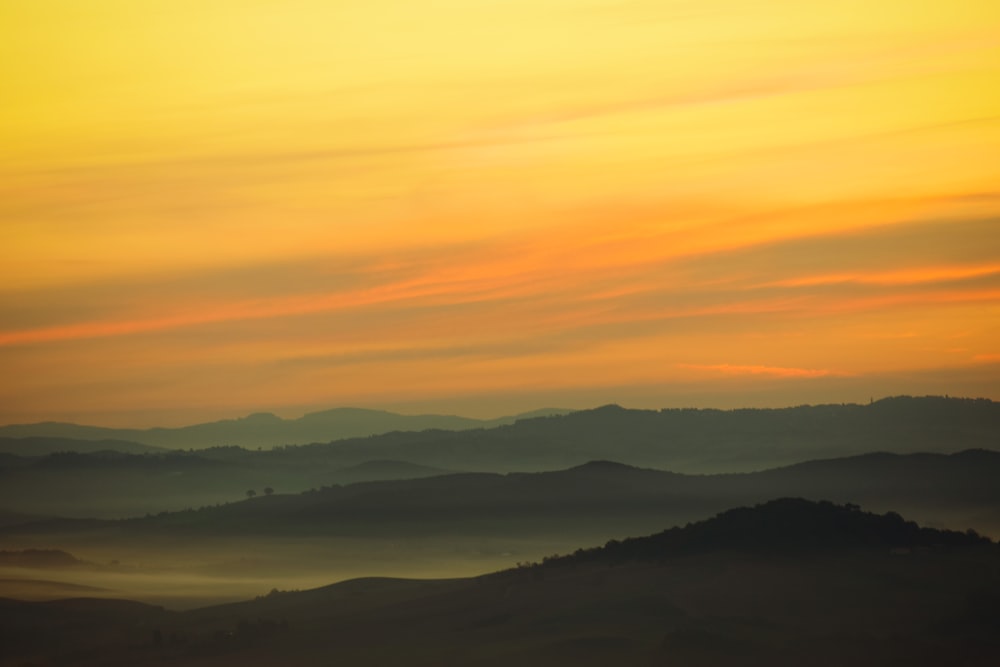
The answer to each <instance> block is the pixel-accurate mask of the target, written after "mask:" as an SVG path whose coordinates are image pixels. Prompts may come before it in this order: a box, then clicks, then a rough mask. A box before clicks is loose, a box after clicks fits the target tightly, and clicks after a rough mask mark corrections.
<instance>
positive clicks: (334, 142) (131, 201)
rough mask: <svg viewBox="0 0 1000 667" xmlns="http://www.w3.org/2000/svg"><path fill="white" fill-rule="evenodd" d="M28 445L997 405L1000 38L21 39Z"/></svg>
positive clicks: (447, 18) (12, 12)
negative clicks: (398, 422)
mask: <svg viewBox="0 0 1000 667" xmlns="http://www.w3.org/2000/svg"><path fill="white" fill-rule="evenodd" d="M0 80H3V82H4V85H3V90H2V92H0V95H2V98H0V223H2V227H0V233H2V241H3V242H2V243H0V267H2V268H0V271H2V274H0V275H2V277H3V280H2V281H0V423H13V422H30V421H39V420H49V419H54V420H71V421H78V422H87V423H102V424H109V425H136V426H144V425H153V424H165V425H166V424H181V423H190V422H193V421H200V420H205V419H214V418H222V417H233V416H238V415H241V414H245V413H247V412H250V411H254V410H261V409H265V410H271V411H275V412H277V413H279V414H282V415H285V416H297V415H298V414H301V413H302V412H304V411H307V410H314V409H321V408H326V407H333V406H341V405H356V406H371V407H382V408H389V409H396V410H400V411H404V412H416V411H440V412H456V413H462V414H469V415H476V416H495V415H499V414H505V413H510V412H514V411H518V410H526V409H531V408H536V407H541V406H543V405H554V406H560V407H588V406H591V405H597V404H602V403H609V402H618V403H621V404H623V405H627V406H634V407H668V406H692V405H694V406H719V407H728V406H743V405H793V404H800V403H807V402H808V403H816V402H843V401H851V402H857V401H866V400H868V398H869V397H870V396H876V397H877V396H882V395H887V394H900V393H913V394H925V393H932V394H951V395H965V396H987V397H991V398H994V399H1000V227H998V223H1000V158H998V157H997V156H998V155H1000V86H998V85H997V81H1000V5H998V3H996V2H993V1H992V0H990V1H986V0H983V1H978V0H955V1H950V2H947V3H946V2H943V1H938V0H932V1H931V2H927V3H919V5H914V4H913V3H911V2H903V1H902V0H884V1H882V2H878V3H871V2H860V1H857V0H839V1H837V2H834V1H832V0H830V1H827V0H819V1H818V2H813V3H801V2H791V1H789V0H776V1H772V2H767V3H760V2H758V3H751V2H747V1H745V0H702V1H699V2H691V1H690V0H656V1H652V0H619V1H613V0H429V1H427V2H421V3H412V2H399V1H395V0H393V1H390V0H366V1H365V2H354V1H353V0H348V1H345V2H336V3H331V2H327V1H322V0H280V1H279V0H213V1H211V2H193V1H191V0H169V1H168V0H144V1H143V2H134V1H133V0H89V1H88V2H86V3H83V2H80V3H77V2H69V1H67V0H33V1H32V2H23V3H14V2H0Z"/></svg>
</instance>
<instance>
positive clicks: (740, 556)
mask: <svg viewBox="0 0 1000 667" xmlns="http://www.w3.org/2000/svg"><path fill="white" fill-rule="evenodd" d="M998 565H1000V551H998V549H997V546H996V545H995V544H991V543H990V542H989V541H988V540H984V539H982V538H978V537H976V536H974V535H968V534H963V533H957V532H951V531H934V530H928V529H926V528H921V527H919V526H917V525H916V524H914V523H911V522H908V521H906V520H905V519H904V518H903V517H901V516H899V515H897V514H886V515H882V516H879V515H876V514H869V513H866V512H862V511H860V510H858V509H857V508H855V507H852V506H837V505H833V504H830V503H813V502H808V501H804V500H801V499H780V500H775V501H772V502H769V503H766V504H762V505H758V506H756V507H745V508H738V509H733V510H730V511H727V512H724V513H722V514H720V515H718V516H716V517H714V518H712V519H708V520H705V521H701V522H698V523H695V524H692V525H689V526H686V527H683V528H675V529H672V530H668V531H664V532H661V533H658V534H655V535H651V536H648V537H639V538H635V539H631V540H626V541H622V542H617V541H612V542H609V543H608V544H607V545H605V546H604V547H597V548H593V549H580V550H578V551H577V552H576V553H575V554H572V555H569V556H565V557H554V558H546V559H545V560H544V562H543V563H541V564H535V565H526V566H521V567H518V568H515V569H511V570H506V571H503V572H498V573H494V574H489V575H484V576H480V577H475V578H471V579H441V580H420V581H417V580H405V579H386V578H364V579H354V580H350V581H345V582H341V583H338V584H334V585H330V586H325V587H322V588H315V589H311V590H305V591H288V592H286V591H278V590H272V591H271V593H270V594H267V595H261V596H259V597H257V598H256V599H255V600H248V601H246V602H238V603H233V604H226V605H220V606H213V607H206V608H201V609H194V610H190V611H184V612H175V611H169V610H166V609H163V608H161V607H154V606H150V605H144V604H140V603H136V602H130V601H125V600H107V599H105V600H100V599H93V598H90V599H87V598H81V599H71V600H56V601H50V602H24V601H20V600H11V599H3V598H0V638H2V639H3V644H2V650H3V656H0V659H5V660H6V662H4V664H69V663H70V662H72V664H74V665H81V666H84V667H86V666H95V667H96V665H103V666H104V667H116V666H119V665H121V666H124V665H135V664H157V665H191V664H197V665H202V666H205V667H236V666H240V667H244V666H246V665H265V664H283V665H285V664H287V665H295V666H296V667H313V666H317V667H318V666H320V665H329V664H351V665H360V664H364V665H386V666H388V665H400V664H406V665H421V666H427V667H430V666H431V665H435V666H437V665H463V666H476V667H487V666H489V667H495V666H498V665H507V664H517V665H524V666H525V667H532V666H538V667H541V666H546V667H551V666H559V665H567V666H568V665H573V666H574V667H581V666H583V667H586V666H595V667H596V666H597V665H609V664H623V665H654V664H657V665H658V664H680V665H691V666H714V665H744V666H746V667H765V666H766V667H786V666H787V667H791V666H795V667H798V666H799V665H805V664H809V665H813V664H815V665H830V666H832V665H858V666H860V667H876V666H878V667H881V666H883V665H915V666H918V667H924V666H926V667H929V666H931V665H942V664H958V665H966V666H967V667H986V666H988V665H994V664H995V663H996V656H997V654H998V652H1000V633H998V632H997V629H998V628H1000V613H998V606H997V603H998V602H1000V567H998Z"/></svg>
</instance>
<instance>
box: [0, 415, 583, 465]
mask: <svg viewBox="0 0 1000 667" xmlns="http://www.w3.org/2000/svg"><path fill="white" fill-rule="evenodd" d="M566 412H568V411H567V410H559V409H556V408H546V409H541V410H534V411H532V412H528V413H524V414H522V415H513V416H509V417H500V418H497V419H471V418H468V417H457V416H453V415H400V414H396V413H393V412H386V411H384V410H365V409H361V408H334V409H332V410H323V411H321V412H311V413H309V414H306V415H304V416H302V417H299V418H298V419H282V418H281V417H278V416H276V415H274V414H271V413H269V412H258V413H254V414H251V415H248V416H246V417H241V418H239V419H225V420H220V421H215V422H208V423H204V424H194V425H192V426H183V427H178V428H150V429H119V428H106V427H100V426H83V425H79V424H67V423H61V422H42V423H37V424H12V425H8V426H0V443H2V442H3V441H4V440H12V439H24V438H31V437H34V438H39V439H56V440H58V439H63V440H66V439H69V440H82V441H90V440H120V441H128V442H130V443H133V444H132V445H129V449H127V450H126V449H120V448H117V447H111V449H119V451H130V452H134V451H137V450H136V449H135V447H134V443H142V444H144V445H147V446H151V447H156V448H166V449H191V448H194V449H201V448H206V447H219V446H227V445H239V446H242V447H246V448H257V447H266V448H270V447H274V446H277V445H288V444H305V443H310V442H328V441H331V440H339V439H343V438H355V437H367V436H369V435H375V434H379V433H388V432H391V431H424V430H427V429H439V430H463V429H473V428H491V427H495V426H499V425H502V424H512V423H514V422H516V421H517V420H519V419H528V418H533V417H539V416H545V415H554V414H565V413H566ZM29 444H30V443H29ZM39 446H40V447H42V446H43V443H39ZM88 447H89V446H87V445H83V444H76V445H73V446H69V447H65V446H60V450H59V451H66V450H75V451H93V450H92V449H89V448H88ZM101 449H108V447H101ZM0 451H11V453H15V454H18V453H22V452H20V451H13V450H6V449H3V447H2V444H0ZM50 451H51V450H50ZM40 453H43V454H44V453H48V452H46V451H42V452H40ZM22 455H33V454H31V453H29V452H24V453H22Z"/></svg>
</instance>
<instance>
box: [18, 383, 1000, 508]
mask: <svg viewBox="0 0 1000 667" xmlns="http://www.w3.org/2000/svg"><path fill="white" fill-rule="evenodd" d="M501 422H503V423H501ZM435 424H438V426H435ZM441 424H447V425H446V426H441ZM449 429H453V430H449ZM461 429H464V430H461ZM362 431H363V432H364V437H347V435H346V434H348V433H355V434H358V433H359V432H362ZM380 431H381V433H380V434H378V433H379V432H380ZM385 431H389V432H385ZM71 434H76V435H71ZM29 436H33V437H36V438H41V437H47V438H56V437H58V438H63V439H61V440H59V441H57V442H55V443H54V444H53V443H49V442H47V441H41V440H36V441H34V442H33V443H26V442H22V441H16V442H15V441H11V440H7V441H2V440H0V452H4V451H8V452H10V451H12V449H15V448H16V449H17V451H18V453H21V452H23V451H24V449H25V448H26V447H29V446H36V447H38V451H39V452H49V451H52V450H53V448H60V449H63V448H67V449H68V448H73V444H72V442H71V441H68V440H66V439H65V438H84V437H86V438H91V437H93V438H97V437H99V438H102V439H106V438H115V439H118V440H128V441H133V442H137V443H142V444H144V445H147V446H157V447H170V448H183V449H190V448H195V449H197V448H199V447H207V446H208V445H222V444H226V445H229V446H228V447H224V448H223V447H214V448H211V449H207V450H201V451H198V452H197V453H198V455H199V456H202V457H205V458H210V459H217V460H225V461H228V462H231V463H232V462H238V461H240V462H243V463H245V464H247V465H254V466H258V467H261V468H268V469H274V470H277V471H282V470H289V469H292V468H299V469H302V470H306V471H308V472H309V474H308V475H306V477H304V478H303V480H302V483H300V484H299V485H298V489H299V490H301V489H304V488H308V487H310V486H314V485H316V483H317V481H316V479H317V477H318V476H320V475H321V474H322V473H331V472H332V470H334V469H337V468H344V467H346V466H354V465H358V464H363V463H366V462H368V461H373V460H389V461H404V462H407V463H411V464H415V465H420V466H427V467H432V468H439V469H445V470H479V471H493V472H507V471H537V470H555V469H560V468H566V467H570V466H574V465H579V464H582V463H585V462H587V461H591V460H595V459H608V460H613V461H619V462H622V463H627V464H630V465H635V466H645V467H652V468H660V469H667V470H675V471H679V472H688V473H698V472H701V473H710V472H711V473H714V472H744V471H752V470H762V469H765V468H769V467H775V466H781V465H788V464H792V463H798V462H801V461H807V460H810V459H818V458H834V457H842V456H850V455H856V454H864V453H869V452H875V451H885V452H896V453H913V452H939V453H948V452H957V451H961V450H964V449H975V448H986V449H989V448H994V447H996V446H997V445H998V443H1000V403H994V402H993V401H990V400H986V399H956V398H943V397H921V398H915V397H908V396H901V397H895V398H887V399H883V400H880V401H876V402H874V403H872V404H870V405H856V404H849V405H817V406H800V407H794V408H782V409H745V410H700V409H665V410H629V409H625V408H622V407H619V406H616V405H609V406H604V407H601V408H595V409H592V410H580V411H577V412H570V413H565V411H558V410H542V411H538V412H535V413H526V414H524V415H518V416H516V417H510V418H506V419H504V420H494V421H492V422H480V421H476V420H467V419H463V418H460V417H441V416H433V415H426V416H417V417H405V416H401V415H393V414H391V413H383V412H376V411H370V410H352V409H340V410H331V411H327V412H322V413H314V414H313V415H306V416H305V417H302V418H300V419H297V420H282V419H279V418H278V417H275V416H274V415H256V416H251V417H247V418H245V419H240V420H233V421H225V422H214V423H212V424H201V425H197V426H189V427H185V428H180V429H151V430H148V431H123V430H116V429H98V428H96V427H85V426H74V425H59V424H48V425H46V424H35V425H27V426H7V427H0V438H4V437H6V438H24V437H29ZM296 442H312V443H314V444H309V445H303V446H288V447H278V448H277V449H275V450H273V451H267V450H265V451H263V452H256V451H245V450H248V449H249V450H255V449H256V447H257V446H268V447H270V446H271V445H275V444H287V443H296ZM5 447H6V449H5ZM85 447H86V448H88V449H87V451H89V449H90V448H93V447H94V445H85V446H84V445H80V446H79V447H75V449H77V450H78V451H82V450H84V448H85ZM101 448H102V449H104V448H106V447H104V446H101ZM22 455H23V454H22ZM329 479H330V480H333V479H334V478H333V476H332V475H331V476H330V477H329ZM264 482H265V483H267V480H264ZM283 483H284V481H283ZM321 483H324V482H321ZM284 488H285V489H288V488H289V487H288V486H285V487H284Z"/></svg>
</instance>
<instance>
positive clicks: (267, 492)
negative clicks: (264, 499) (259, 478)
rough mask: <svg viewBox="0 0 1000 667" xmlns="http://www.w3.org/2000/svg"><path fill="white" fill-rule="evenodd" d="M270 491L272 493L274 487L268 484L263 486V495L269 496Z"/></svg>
mask: <svg viewBox="0 0 1000 667" xmlns="http://www.w3.org/2000/svg"><path fill="white" fill-rule="evenodd" d="M272 493H274V489H272V488H271V487H269V486H265V487H264V495H265V496H269V495H271V494H272Z"/></svg>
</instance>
